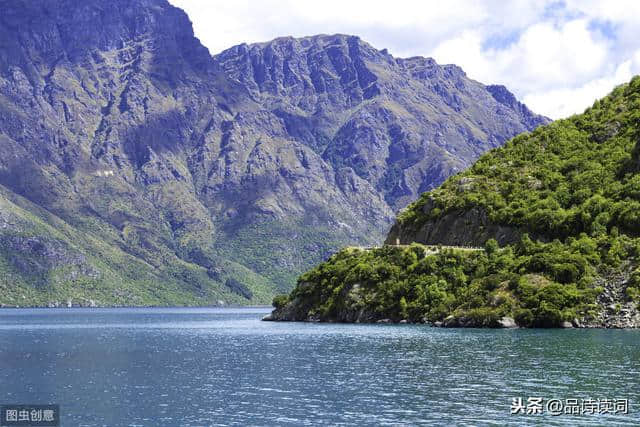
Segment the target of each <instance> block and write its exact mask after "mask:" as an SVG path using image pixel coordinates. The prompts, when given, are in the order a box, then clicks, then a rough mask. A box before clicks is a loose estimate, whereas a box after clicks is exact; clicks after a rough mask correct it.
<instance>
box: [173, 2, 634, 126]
mask: <svg viewBox="0 0 640 427" xmlns="http://www.w3.org/2000/svg"><path fill="white" fill-rule="evenodd" d="M170 2H171V3H172V4H174V5H176V6H178V7H181V8H183V9H184V10H185V11H186V12H187V13H188V15H189V17H190V19H191V21H192V22H193V24H194V30H195V33H196V36H197V37H198V38H199V39H200V40H201V41H202V43H203V44H204V45H205V46H207V47H208V48H209V50H210V51H211V53H212V54H215V53H218V52H220V51H222V50H224V49H226V48H229V47H231V46H233V45H236V44H239V43H243V42H246V43H252V42H261V41H267V40H271V39H273V38H276V37H280V36H287V35H291V36H296V37H301V36H307V35H313V34H321V33H324V34H333V33H344V34H355V35H358V36H360V37H361V38H362V39H364V40H365V41H368V42H369V43H371V44H372V45H373V46H374V47H376V48H378V49H383V48H387V49H389V52H390V53H391V54H393V55H394V56H398V57H407V56H416V55H420V56H430V57H433V58H434V59H435V60H436V61H437V62H438V63H441V64H449V63H454V64H457V65H460V66H461V67H462V68H463V69H464V70H465V71H466V72H467V74H468V75H469V76H470V77H471V78H473V79H476V80H478V81H481V82H483V83H486V84H494V83H498V84H504V85H505V86H507V87H508V88H509V89H510V90H511V91H512V92H514V93H515V94H516V96H517V97H518V98H519V99H520V100H522V101H524V102H525V103H526V104H527V105H528V106H529V107H530V108H532V109H533V110H534V111H535V112H537V113H541V114H545V115H547V116H549V117H551V118H554V119H557V118H562V117H567V116H569V115H571V114H574V113H580V112H582V111H583V110H584V109H585V108H586V107H588V106H590V105H591V104H592V103H593V101H594V100H595V99H597V98H599V97H602V96H604V95H606V94H607V93H608V92H609V91H611V89H613V87H615V86H616V85H618V84H620V83H624V82H626V81H629V80H630V79H631V77H632V76H633V75H635V74H640V37H638V29H640V1H637V0H609V1H601V0H565V1H556V0H538V1H525V0H511V1H502V0H447V1H418V0H394V1H392V2H390V1H388V0H385V1H382V0H368V1H358V0H351V1H350V0H324V1H322V2H319V1H306V0H304V1H303V0H298V1H294V0H260V1H255V0H254V1H252V0H235V1H233V2H230V1H228V0H225V1H220V0H170Z"/></svg>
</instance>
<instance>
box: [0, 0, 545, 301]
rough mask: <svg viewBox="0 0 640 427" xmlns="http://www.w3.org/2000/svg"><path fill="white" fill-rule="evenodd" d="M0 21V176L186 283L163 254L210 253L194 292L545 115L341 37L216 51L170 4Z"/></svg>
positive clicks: (285, 259)
mask: <svg viewBox="0 0 640 427" xmlns="http://www.w3.org/2000/svg"><path fill="white" fill-rule="evenodd" d="M0 37H1V38H2V40H4V41H5V43H4V44H3V45H2V47H1V48H0V185H3V186H5V187H6V188H7V189H8V190H10V191H11V192H14V193H16V194H19V195H21V196H24V197H26V198H27V199H28V200H29V201H31V202H33V203H34V204H36V205H37V206H39V207H42V208H44V209H45V210H46V211H47V212H50V213H52V214H53V215H55V216H56V217H57V218H61V219H62V220H64V221H65V222H66V223H68V224H70V225H71V226H73V227H75V228H76V229H78V230H80V231H82V232H86V233H91V235H93V236H95V237H96V238H98V239H102V240H104V241H105V242H106V244H108V245H113V246H114V247H117V248H118V249H119V250H123V251H125V252H126V253H127V254H129V255H131V256H133V257H135V258H137V259H139V260H140V261H141V262H143V263H144V264H145V265H148V266H150V268H154V269H157V270H159V271H165V270H166V271H167V273H166V274H171V275H172V277H173V278H174V279H175V280H177V281H179V282H180V283H182V284H183V286H184V287H185V288H186V289H191V287H192V285H193V282H192V280H193V279H190V278H189V277H187V276H188V275H186V276H185V275H184V274H177V275H176V273H174V272H169V269H167V266H168V265H187V266H189V268H193V269H196V270H198V271H199V270H201V269H204V270H205V271H206V272H208V273H207V274H208V276H207V277H208V278H206V279H198V280H200V282H198V283H199V285H198V286H199V288H198V289H196V290H194V291H193V292H196V293H198V292H204V290H203V289H207V288H216V289H218V288H219V289H222V290H223V291H224V292H231V293H232V294H234V295H236V296H239V297H242V298H245V299H246V298H254V295H257V294H259V292H258V293H256V292H254V291H256V290H257V288H255V283H257V282H256V280H257V281H260V280H262V282H261V283H263V284H264V283H266V285H265V286H267V287H271V288H276V287H279V288H280V289H281V290H284V289H287V288H289V287H290V286H291V285H292V284H293V283H292V282H293V279H294V278H295V276H296V275H297V274H298V273H299V272H301V271H302V270H304V269H306V268H308V267H309V266H310V265H311V264H313V263H315V262H317V261H319V260H320V259H322V258H324V257H326V256H327V255H328V254H329V253H331V252H332V251H334V250H335V249H336V248H337V247H339V246H342V245H344V244H376V243H379V242H380V241H381V240H382V239H383V236H384V233H385V232H386V231H387V229H388V227H389V226H390V225H391V222H392V220H393V217H394V212H396V211H397V210H399V209H400V208H402V207H404V206H405V205H406V204H408V203H409V202H410V201H413V200H414V199H415V198H416V197H417V196H418V195H419V194H420V193H422V192H424V191H425V190H429V189H431V188H433V187H435V186H437V185H438V184H440V183H441V182H442V181H443V180H444V179H445V178H446V177H448V176H449V175H451V174H452V173H455V172H457V171H460V170H462V169H463V168H465V167H467V166H468V165H470V164H471V162H473V160H475V159H476V158H477V157H478V156H479V155H480V154H481V153H483V152H484V151H486V150H488V149H490V148H493V147H497V146H499V145H500V144H502V143H503V142H504V141H505V140H507V139H508V138H510V137H512V136H514V135H516V134H518V133H520V132H523V131H526V130H531V129H533V128H534V127H536V126H537V125H539V124H542V123H546V122H547V121H548V120H547V119H546V118H544V117H541V116H538V115H535V114H533V113H531V111H529V110H528V109H527V108H526V107H525V106H524V105H522V104H521V103H519V102H517V100H515V98H514V97H513V95H511V94H510V93H509V92H508V91H507V90H506V89H505V88H504V87H493V86H484V85H483V84H480V83H478V82H475V81H473V80H471V79H469V78H467V77H466V75H465V74H464V72H463V71H462V70H461V69H460V68H458V67H456V66H453V65H445V66H441V65H438V64H436V63H435V61H433V60H432V59H429V58H420V57H415V58H407V59H402V58H395V57H393V56H391V55H389V54H388V53H386V51H379V50H377V49H375V48H373V47H371V46H370V45H369V44H367V43H365V42H364V41H362V40H360V39H359V38H358V37H354V36H345V35H331V36H325V35H321V36H313V37H305V38H301V39H294V38H281V39H276V40H273V41H271V42H268V43H258V44H253V45H245V44H243V45H239V46H235V47H232V48H230V49H228V50H226V51H224V52H222V53H220V54H219V55H216V56H214V57H212V56H210V55H209V53H208V52H207V50H206V48H204V47H203V46H202V45H201V44H200V43H199V41H198V40H197V39H196V38H195V37H194V36H193V32H192V28H191V24H190V22H189V20H188V18H187V16H186V15H185V14H184V12H182V11H181V10H179V9H177V8H175V7H172V6H170V5H169V4H168V3H167V2H166V1H165V0H135V1H128V0H127V1H125V0H115V1H110V2H103V1H98V0H89V1H84V2H77V1H70V0H56V1H44V0H36V1H14V2H8V3H5V4H3V13H2V15H1V16H0ZM2 218H4V215H3V214H2V212H0V226H2V227H4V226H3V225H2V224H4V222H2V221H4V220H1V219H2ZM0 230H1V228H0ZM117 262H119V261H116V260H113V262H111V264H110V265H116V264H117ZM86 271H94V270H93V269H90V268H88V267H87V270H86ZM240 271H242V272H243V273H242V274H240V273H239V272H240ZM209 272H211V274H209ZM213 273H215V274H213ZM249 276H250V277H253V278H254V279H252V280H249V279H247V277H249ZM230 278H232V279H234V280H229V279H230ZM256 278H262V279H260V280H258V279H256ZM126 280H130V279H126ZM126 280H125V281H126ZM225 284H227V285H225ZM189 292H191V291H189ZM262 294H263V295H265V293H264V292H263V293H262ZM214 301H216V300H215V299H213V300H212V301H211V302H214Z"/></svg>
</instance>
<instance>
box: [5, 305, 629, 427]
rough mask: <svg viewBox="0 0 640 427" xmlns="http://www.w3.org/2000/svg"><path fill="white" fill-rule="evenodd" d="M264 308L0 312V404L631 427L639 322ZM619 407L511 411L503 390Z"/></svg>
mask: <svg viewBox="0 0 640 427" xmlns="http://www.w3.org/2000/svg"><path fill="white" fill-rule="evenodd" d="M267 312H268V309H260V308H258V309H255V308H254V309H54V310H38V309H34V310H29V309H19V310H15V309H10V310H1V311H0V404H2V403H31V404H36V403H43V404H45V403H58V404H60V405H61V412H62V425H79V424H81V425H145V426H146V425H148V426H157V425H194V426H196V425H198V426H199V425H251V424H254V425H275V424H277V425H287V424H290V425H301V424H302V425H304V424H331V425H339V424H360V425H361V424H374V425H398V424H407V425H416V424H422V425H451V424H457V425H465V424H467V425H478V424H484V425H509V424H510V425H522V424H525V423H534V422H539V423H541V424H545V425H603V424H607V425H638V424H640V407H639V406H638V401H639V400H640V331H619V330H618V331H616V330H479V329H468V330H452V329H438V328H429V327H426V326H423V325H341V324H306V323H273V322H260V321H259V319H260V318H261V317H262V316H263V315H264V314H266V313H267ZM535 396H540V397H545V398H560V399H566V398H578V399H583V398H594V399H598V398H628V399H630V401H631V407H630V412H631V413H630V414H629V415H617V416H606V417H603V416H581V417H569V416H560V417H549V416H544V418H541V417H540V416H537V417H534V416H523V415H518V416H511V415H510V405H511V399H512V398H514V397H522V398H524V399H526V398H527V397H535Z"/></svg>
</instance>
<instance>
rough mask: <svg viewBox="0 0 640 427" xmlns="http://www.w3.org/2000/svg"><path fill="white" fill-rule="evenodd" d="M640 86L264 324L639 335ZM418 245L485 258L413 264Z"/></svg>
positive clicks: (421, 210) (486, 161) (423, 209)
mask: <svg viewBox="0 0 640 427" xmlns="http://www.w3.org/2000/svg"><path fill="white" fill-rule="evenodd" d="M639 171H640V77H636V78H634V79H633V80H632V81H631V82H630V83H629V84H626V85H623V86H620V87H618V88H616V89H615V90H614V91H613V93H611V94H610V95H609V96H607V97H606V98H604V99H602V100H599V101H596V102H595V104H594V105H593V107H592V108H590V109H588V110H587V111H585V113H584V114H581V115H576V116H573V117H570V118H568V119H566V120H559V121H557V122H554V123H552V124H550V125H547V126H543V127H540V128H538V129H536V130H535V131H533V132H532V133H524V134H521V135H519V136H517V137H515V138H514V139H512V140H511V141H509V142H508V143H507V144H506V145H505V146H504V147H502V148H497V149H495V150H492V151H491V152H489V153H488V154H486V155H484V156H482V157H481V158H480V159H479V160H478V161H477V162H476V163H475V164H474V165H473V166H472V167H471V168H469V169H468V170H466V171H465V172H463V173H460V174H458V175H456V176H453V177H451V178H449V179H448V180H447V181H446V182H445V183H444V184H443V185H442V186H440V187H439V188H437V189H435V190H433V191H430V192H427V193H424V194H423V195H422V196H421V197H420V199H419V200H417V201H416V202H414V203H412V204H411V205H410V206H409V207H408V208H407V209H405V210H404V211H403V212H402V213H401V214H400V215H399V217H398V220H397V222H396V224H395V225H394V227H393V228H392V230H391V232H390V233H389V236H388V238H387V243H389V244H395V243H396V242H400V243H402V244H410V243H412V242H416V244H415V245H412V246H411V247H385V248H381V249H377V250H372V251H361V250H343V251H341V252H339V253H338V254H336V255H334V256H333V257H331V258H330V259H329V260H328V261H327V262H325V263H323V264H321V265H319V266H318V267H316V268H315V269H313V270H311V271H309V272H307V273H306V274H304V275H303V276H301V278H300V279H299V281H298V286H297V287H296V289H295V290H294V291H293V293H292V294H291V295H290V296H289V297H287V298H284V297H281V298H278V299H277V300H276V305H277V310H276V311H275V313H274V317H275V318H284V319H286V318H291V319H294V320H304V319H306V320H310V319H316V320H339V321H356V320H359V321H376V320H379V319H386V318H388V319H391V320H395V321H398V320H402V319H406V320H408V321H430V322H444V324H445V325H451V326H497V325H498V324H499V321H500V320H501V319H503V318H504V317H512V318H514V319H515V321H516V322H517V324H518V325H520V326H543V327H552V326H561V325H567V326H568V324H567V323H565V322H572V323H573V324H574V325H581V326H583V325H587V326H616V327H628V326H638V325H640V316H639V315H638V312H637V306H636V301H637V300H638V299H639V298H640V271H639V270H638V269H637V268H638V263H639V257H640V239H639V238H638V237H639V235H640V174H638V172H639ZM419 244H446V245H464V246H483V247H485V249H486V250H485V251H484V252H464V251H455V250H443V251H440V252H439V253H438V254H436V255H430V256H426V257H424V256H423V255H422V253H423V251H422V248H421V247H420V245H419Z"/></svg>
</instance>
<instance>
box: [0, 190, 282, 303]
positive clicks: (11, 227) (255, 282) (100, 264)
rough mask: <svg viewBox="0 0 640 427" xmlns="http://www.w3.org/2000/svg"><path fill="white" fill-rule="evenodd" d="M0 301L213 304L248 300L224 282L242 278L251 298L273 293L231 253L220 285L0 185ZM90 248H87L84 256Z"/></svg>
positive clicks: (199, 272) (198, 271)
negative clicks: (150, 258)
mask: <svg viewBox="0 0 640 427" xmlns="http://www.w3.org/2000/svg"><path fill="white" fill-rule="evenodd" d="M0 213H1V216H0V217H1V219H2V221H0V223H1V225H2V228H1V229H0V239H1V242H2V244H1V245H0V247H1V248H2V249H1V250H0V304H4V305H12V306H13V305H20V306H32V305H34V306H42V305H47V304H49V303H55V302H58V303H66V302H67V301H68V300H69V299H72V300H73V302H74V303H75V304H80V305H89V304H90V300H93V301H94V302H95V303H96V304H98V305H208V304H216V303H217V301H218V300H222V301H225V302H226V303H245V304H246V303H247V299H245V298H243V297H241V296H240V295H238V294H237V293H233V292H231V291H230V289H229V288H228V287H226V286H223V283H224V282H225V280H226V279H227V277H226V276H227V275H229V277H239V278H240V279H242V281H243V283H247V284H250V290H251V291H252V293H253V297H252V299H251V302H253V303H264V302H265V301H267V300H268V299H269V298H270V297H271V295H272V291H271V289H270V284H269V283H268V281H267V280H265V279H263V278H262V277H260V276H258V275H256V274H255V273H253V272H251V271H250V270H247V269H246V268H244V267H242V266H240V265H238V264H235V263H233V262H230V261H227V260H219V266H220V269H221V270H222V274H221V276H220V277H219V278H217V283H219V284H218V285H216V284H215V283H216V282H214V284H213V285H212V280H211V278H210V277H208V275H207V271H206V270H205V269H204V268H202V267H200V266H197V265H195V264H191V263H188V262H185V261H183V260H180V259H179V258H177V257H175V256H170V255H168V254H165V253H162V254H158V256H159V257H160V259H159V260H158V262H159V263H160V266H153V265H151V264H149V263H148V262H145V261H143V260H142V259H141V258H139V257H137V256H135V254H132V253H128V252H127V251H126V250H125V249H126V246H125V247H121V246H119V245H118V244H115V242H117V236H110V235H111V234H113V230H112V229H111V228H110V227H109V226H108V225H106V224H104V223H101V222H100V221H98V220H96V221H95V222H94V223H93V224H83V230H92V231H79V229H78V228H76V227H74V226H72V225H70V224H68V223H66V222H65V221H63V220H62V219H60V218H59V217H57V216H55V215H53V214H51V213H50V212H48V211H46V210H43V209H42V208H40V207H38V206H36V205H34V204H33V203H31V202H29V201H27V200H26V199H24V198H22V197H20V196H17V195H16V194H15V193H12V192H10V191H9V190H7V189H6V188H4V187H0ZM85 254H89V255H85Z"/></svg>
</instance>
